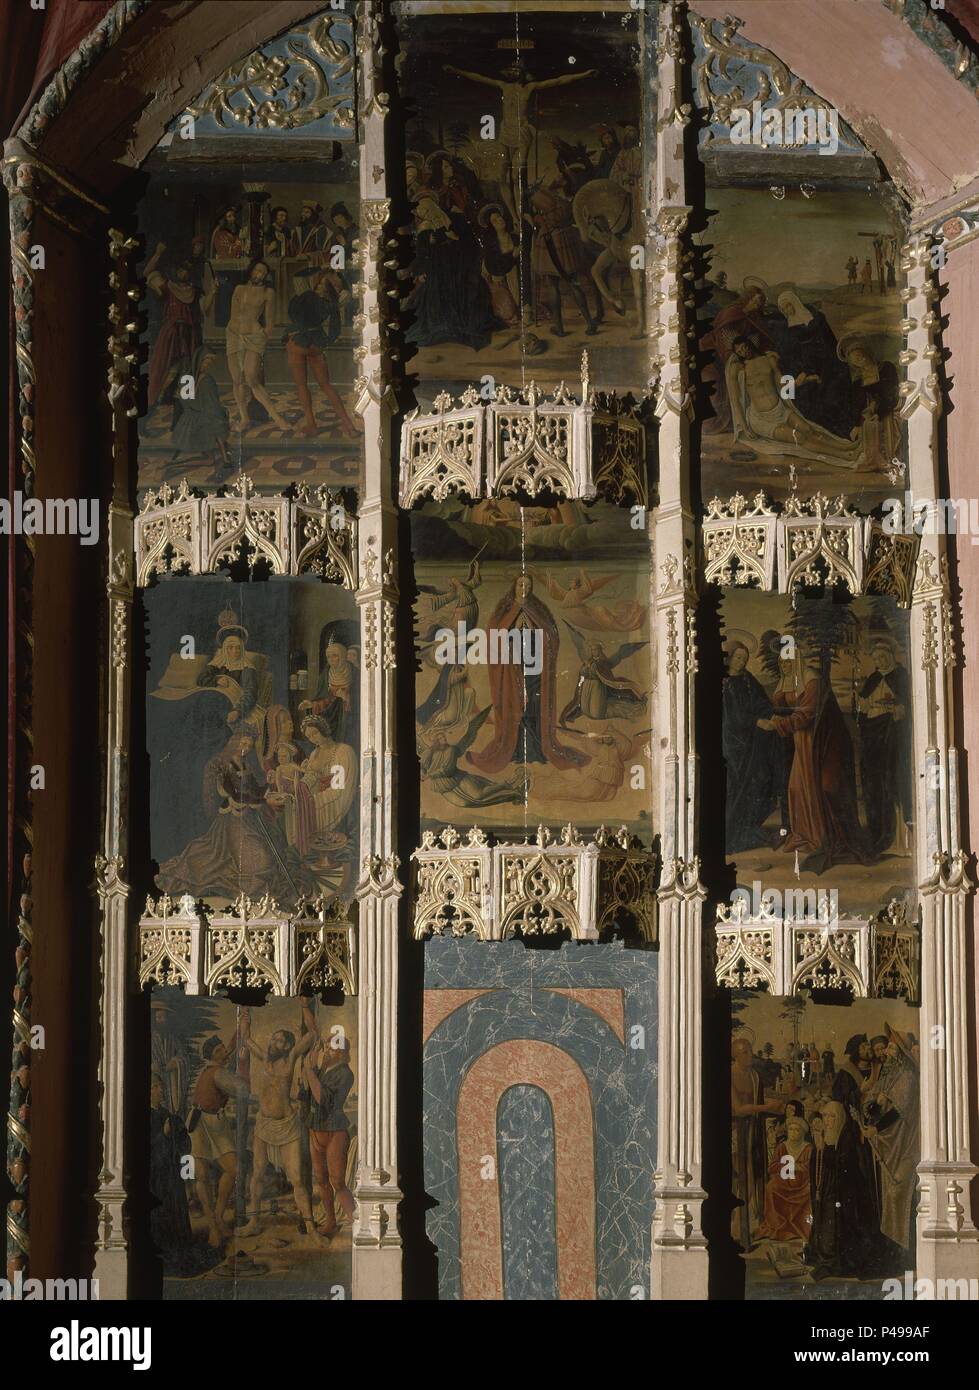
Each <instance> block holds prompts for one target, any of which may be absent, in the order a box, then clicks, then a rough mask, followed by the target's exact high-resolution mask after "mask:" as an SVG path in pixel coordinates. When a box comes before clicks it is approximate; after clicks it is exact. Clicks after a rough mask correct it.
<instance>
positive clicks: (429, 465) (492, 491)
mask: <svg viewBox="0 0 979 1390" xmlns="http://www.w3.org/2000/svg"><path fill="white" fill-rule="evenodd" d="M433 407H434V409H433V411H431V412H429V413H426V414H422V413H421V411H420V410H418V409H416V410H413V411H412V412H411V414H410V415H409V416H408V417H407V419H406V421H405V425H404V429H403V431H402V439H401V483H400V497H399V501H400V505H401V506H402V507H411V506H413V505H414V503H415V502H417V501H418V500H419V499H420V498H423V497H431V498H434V499H435V500H436V501H443V500H444V499H445V498H446V497H447V496H448V495H449V494H450V493H457V494H459V495H461V496H464V497H471V498H477V497H482V496H487V497H503V496H512V495H513V494H515V493H526V494H527V495H529V496H531V497H534V496H536V495H537V494H538V493H540V492H545V491H546V492H553V493H555V494H557V496H559V497H580V498H584V499H585V500H590V499H591V498H594V497H596V496H602V497H605V498H606V499H607V500H609V501H611V502H613V503H615V504H616V505H619V506H622V505H626V504H628V503H635V504H638V505H639V506H643V507H644V506H646V505H647V502H648V488H647V483H646V440H645V430H644V427H643V424H642V421H641V420H640V418H639V416H638V414H637V413H636V410H635V408H634V406H633V405H632V403H631V402H630V401H629V400H628V399H622V398H619V397H617V396H615V395H613V394H611V393H601V394H598V395H596V393H595V392H593V391H592V390H591V386H590V382H589V379H588V354H587V352H586V353H584V354H583V357H582V391H581V397H580V399H579V398H577V397H575V396H573V395H572V394H571V393H570V392H569V391H568V390H567V388H566V386H565V385H564V383H563V382H561V383H560V385H558V386H557V387H556V388H555V389H554V390H553V391H551V392H544V391H542V390H541V389H540V388H539V387H538V386H537V384H536V383H535V382H533V381H531V382H530V383H529V384H528V385H527V386H525V387H521V388H514V387H510V386H507V385H501V386H497V387H496V390H495V392H494V394H493V396H492V398H490V399H488V400H485V399H484V398H483V397H482V396H481V395H480V393H479V392H478V391H477V390H476V389H475V387H473V386H469V387H467V388H466V390H465V391H464V392H463V393H462V395H461V397H459V398H458V399H454V398H453V397H452V396H450V395H449V393H448V392H446V391H443V392H441V393H440V394H439V395H438V396H436V398H435V400H434V402H433Z"/></svg>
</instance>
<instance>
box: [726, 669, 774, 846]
mask: <svg viewBox="0 0 979 1390" xmlns="http://www.w3.org/2000/svg"><path fill="white" fill-rule="evenodd" d="M726 655H727V676H726V677H725V679H724V684H723V687H722V690H721V747H722V749H723V752H724V762H725V764H726V766H727V799H726V802H725V832H726V835H725V844H726V847H727V852H728V854H737V853H739V852H740V851H742V850H749V849H758V848H760V847H762V846H764V847H765V848H770V847H771V843H772V839H771V836H770V835H769V834H767V833H766V831H765V830H764V829H763V828H762V827H763V826H764V823H765V821H766V819H767V818H768V816H769V814H770V813H771V811H772V809H773V807H774V806H775V805H776V803H777V801H778V798H779V786H778V779H777V769H778V767H779V764H778V762H777V760H778V759H780V757H781V745H780V741H779V737H778V735H777V734H776V733H773V732H772V731H771V730H767V729H759V728H758V720H759V719H769V718H771V714H772V702H771V700H770V699H769V697H768V695H767V693H766V691H765V688H764V686H763V685H762V684H761V682H760V681H758V680H756V679H755V677H754V676H753V675H752V674H751V672H750V671H749V670H748V669H747V667H748V655H749V653H748V648H747V647H746V646H745V645H744V643H743V642H737V641H731V642H728V644H727V650H726Z"/></svg>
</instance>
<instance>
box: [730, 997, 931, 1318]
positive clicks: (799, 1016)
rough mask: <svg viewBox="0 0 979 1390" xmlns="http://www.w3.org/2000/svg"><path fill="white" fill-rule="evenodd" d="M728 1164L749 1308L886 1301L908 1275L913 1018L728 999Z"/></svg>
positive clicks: (888, 1005) (857, 1008)
mask: <svg viewBox="0 0 979 1390" xmlns="http://www.w3.org/2000/svg"><path fill="white" fill-rule="evenodd" d="M731 1007H732V1015H733V1023H732V1035H731V1116H732V1118H731V1164H732V1176H733V1193H734V1197H735V1201H736V1206H735V1208H734V1210H733V1212H732V1215H731V1234H732V1236H733V1238H734V1240H735V1241H736V1242H737V1243H738V1244H739V1246H740V1247H741V1250H742V1253H743V1256H744V1260H745V1265H746V1275H747V1286H746V1294H747V1297H748V1298H749V1299H769V1298H777V1299H811V1298H819V1299H823V1298H834V1299H839V1298H842V1299H880V1298H883V1297H884V1296H885V1295H886V1293H887V1289H886V1288H885V1287H884V1280H886V1279H889V1278H898V1279H901V1280H902V1281H903V1278H904V1274H905V1271H913V1270H914V1213H915V1207H916V1182H917V1176H916V1167H917V1163H918V1158H919V1151H920V1139H919V1099H918V1086H919V1083H918V1073H919V1055H920V1053H919V1048H920V1039H921V1028H920V1024H919V1022H918V1020H919V1017H920V1012H919V1010H917V1009H915V1008H912V1007H910V1006H909V1005H907V1004H905V1003H903V1002H901V1001H898V1000H892V999H858V1000H854V1001H853V1003H852V1004H851V1005H849V1006H848V1007H836V1006H834V1005H829V1004H814V1003H813V1002H812V1000H810V999H807V998H804V997H799V996H795V997H792V998H779V997H774V996H769V995H761V994H749V993H740V994H735V995H734V996H733V999H732V1006H731Z"/></svg>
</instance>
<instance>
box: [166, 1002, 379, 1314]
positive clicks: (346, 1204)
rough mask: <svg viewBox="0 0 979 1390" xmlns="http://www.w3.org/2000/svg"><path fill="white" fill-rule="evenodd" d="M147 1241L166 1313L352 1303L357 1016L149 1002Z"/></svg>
mask: <svg viewBox="0 0 979 1390" xmlns="http://www.w3.org/2000/svg"><path fill="white" fill-rule="evenodd" d="M150 1012H151V1015H152V1024H151V1034H150V1053H151V1075H150V1110H149V1155H150V1159H149V1194H150V1230H151V1235H152V1239H153V1244H154V1247H155V1250H156V1253H157V1256H158V1257H159V1259H160V1262H161V1264H162V1267H163V1296H164V1298H167V1299H188V1298H192V1299H195V1300H198V1299H208V1300H211V1299H214V1300H226V1299H272V1298H277V1299H279V1298H297V1299H310V1298H315V1299H334V1300H341V1299H347V1298H349V1297H350V1261H351V1230H352V1217H353V1211H354V1202H353V1196H352V1188H353V1182H354V1177H353V1175H354V1172H355V1165H356V1153H357V1089H358V1088H357V1078H358V1075H359V1062H358V1052H357V1006H356V1001H350V1000H347V1001H345V1002H344V1003H343V1004H341V1005H339V1006H332V1005H331V1006H324V1005H323V1004H321V1003H319V1002H318V1001H317V1000H313V999H273V1000H269V1001H268V1002H267V1003H266V1004H264V1005H263V1006H261V1007H260V1008H244V1007H241V1006H239V1005H236V1004H234V1003H232V1002H231V1001H230V1000H228V999H225V998H203V997H194V996H187V995H184V994H182V993H181V992H180V991H179V990H175V989H163V990H156V991H155V992H154V993H153V995H152V998H151V1000H150Z"/></svg>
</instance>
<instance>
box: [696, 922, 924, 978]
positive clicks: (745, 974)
mask: <svg viewBox="0 0 979 1390" xmlns="http://www.w3.org/2000/svg"><path fill="white" fill-rule="evenodd" d="M714 933H715V959H714V977H715V980H716V983H717V985H718V987H719V988H722V989H733V990H741V989H746V990H762V989H765V990H767V992H768V993H769V994H773V995H792V994H798V993H799V992H800V991H802V990H812V989H845V990H848V991H849V992H850V993H851V994H852V995H853V997H854V998H855V999H869V998H889V999H897V998H901V999H906V1000H907V1001H908V1003H912V1004H913V1003H916V1002H917V1000H918V998H919V993H920V988H919V979H920V969H921V947H920V936H921V934H920V929H919V927H918V924H917V921H916V920H915V919H914V917H913V916H912V915H911V914H910V913H909V910H908V907H907V904H906V903H904V902H903V901H901V900H899V899H893V900H892V901H891V902H890V903H889V904H888V906H887V907H886V908H885V909H884V910H883V911H882V912H880V913H878V914H877V916H876V917H849V916H846V917H844V916H840V917H833V916H831V914H830V909H829V901H828V899H824V900H823V901H821V902H820V903H819V905H818V911H817V914H816V916H815V917H811V916H803V917H800V918H795V917H793V916H791V915H789V916H783V915H782V914H781V913H780V912H778V911H776V910H774V909H771V908H768V907H766V905H765V904H764V903H762V904H761V905H760V907H759V908H758V910H757V911H755V912H754V913H752V912H750V911H749V908H748V904H747V902H746V901H745V900H744V899H743V898H737V899H736V900H735V901H734V902H733V903H731V904H730V905H728V904H726V903H719V904H718V906H717V915H716V922H715V927H714Z"/></svg>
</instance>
